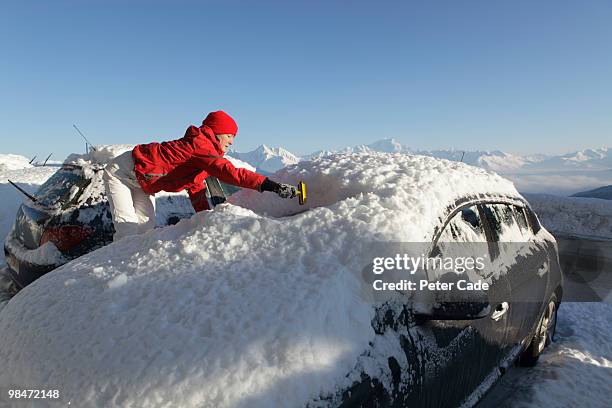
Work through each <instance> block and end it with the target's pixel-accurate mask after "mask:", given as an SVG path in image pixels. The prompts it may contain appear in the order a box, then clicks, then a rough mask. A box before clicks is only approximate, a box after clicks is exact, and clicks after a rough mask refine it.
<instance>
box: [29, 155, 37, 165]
mask: <svg viewBox="0 0 612 408" xmlns="http://www.w3.org/2000/svg"><path fill="white" fill-rule="evenodd" d="M34 160H36V155H34V157H32V160H30V162H29V163H28V164H32V162H33V161H34Z"/></svg>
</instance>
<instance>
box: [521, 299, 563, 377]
mask: <svg viewBox="0 0 612 408" xmlns="http://www.w3.org/2000/svg"><path fill="white" fill-rule="evenodd" d="M556 327H557V296H556V295H554V294H553V295H552V296H551V297H550V299H549V300H548V303H547V305H546V307H545V308H544V311H543V312H542V316H541V317H540V321H539V322H538V327H537V329H536V332H535V334H534V335H533V337H532V338H531V341H530V342H529V346H527V348H526V349H525V351H523V353H521V356H520V357H519V365H521V366H523V367H533V366H534V365H536V363H537V362H538V359H539V358H540V355H541V354H542V352H543V351H544V349H545V348H546V346H548V345H549V344H550V343H551V342H552V341H553V337H554V335H555V329H556Z"/></svg>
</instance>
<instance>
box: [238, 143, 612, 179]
mask: <svg viewBox="0 0 612 408" xmlns="http://www.w3.org/2000/svg"><path fill="white" fill-rule="evenodd" d="M370 152H386V153H410V154H421V155H425V156H432V157H438V158H443V159H448V160H456V161H463V162H465V163H467V164H471V165H474V166H478V167H482V168H485V169H487V170H492V171H495V172H498V173H502V174H512V173H533V172H537V173H540V172H547V171H550V172H566V171H585V170H589V171H591V170H604V171H605V170H609V169H612V149H611V148H609V147H602V148H597V149H585V150H580V151H577V152H573V153H567V154H563V155H545V154H534V155H524V156H521V155H516V154H512V153H506V152H503V151H500V150H493V151H480V150H476V151H463V150H456V149H449V150H416V149H412V148H410V147H408V146H404V145H402V144H401V143H400V142H398V141H397V140H395V139H382V140H379V141H376V142H374V143H371V144H368V145H364V144H362V145H357V146H352V147H345V148H343V149H340V150H335V151H330V150H319V151H316V152H314V153H311V154H308V155H304V156H297V155H295V154H293V153H291V152H289V151H288V150H286V149H284V148H282V147H276V148H271V147H268V146H266V145H261V146H259V147H258V148H257V149H255V150H253V151H250V152H247V153H237V152H231V153H230V154H231V155H232V156H233V157H236V158H238V159H240V160H243V161H245V162H247V163H249V164H251V165H252V166H253V167H255V168H256V169H257V170H258V171H262V172H264V173H268V174H269V173H273V172H275V171H277V170H279V169H281V168H283V167H285V166H288V165H291V164H295V163H298V162H299V161H300V160H308V159H312V158H316V157H321V156H326V155H329V154H334V153H370Z"/></svg>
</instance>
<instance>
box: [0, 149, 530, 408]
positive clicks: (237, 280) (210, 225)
mask: <svg viewBox="0 0 612 408" xmlns="http://www.w3.org/2000/svg"><path fill="white" fill-rule="evenodd" d="M271 178H272V179H274V180H279V181H283V182H295V181H297V180H304V181H305V182H306V183H307V184H308V187H309V198H308V206H307V208H309V209H310V211H306V212H303V213H301V214H298V215H295V216H292V217H284V216H286V215H288V214H292V213H295V212H298V211H300V210H303V208H301V207H299V205H297V201H296V200H293V201H289V200H281V199H278V198H276V196H275V195H273V194H271V193H263V194H262V193H259V192H254V191H242V192H239V193H236V197H235V198H234V197H232V202H233V203H234V204H231V203H226V204H223V205H221V206H218V207H217V208H216V209H215V210H214V211H207V212H203V213H199V214H196V215H195V216H193V217H192V218H191V219H188V220H183V221H181V222H179V223H178V224H177V225H175V226H172V227H167V228H163V229H157V230H154V231H151V232H150V233H147V234H145V235H143V236H142V237H139V238H138V239H124V240H121V241H119V242H117V243H114V244H111V245H109V246H107V247H104V248H101V249H99V250H97V251H94V252H92V253H90V254H88V255H85V256H83V257H81V258H79V259H76V260H74V261H72V262H70V263H68V264H66V265H64V266H63V267H61V268H59V269H58V270H56V271H54V272H51V273H50V274H47V275H45V276H43V277H42V278H41V279H39V280H37V281H36V282H34V283H33V284H32V285H30V286H28V287H26V288H25V289H24V290H23V291H21V292H20V293H19V294H18V295H17V296H16V297H15V298H13V299H12V300H11V301H10V302H9V304H8V305H7V306H6V308H5V309H4V310H3V311H2V313H0V333H2V336H1V337H0V361H2V362H3V370H0V385H1V386H4V385H7V384H49V383H50V382H53V384H54V386H55V387H57V388H59V389H61V390H62V393H63V395H65V400H70V399H72V400H73V401H79V402H78V405H79V406H106V407H113V406H170V405H173V406H186V407H189V406H199V407H202V406H205V407H209V406H210V407H213V406H214V407H230V406H231V407H234V406H248V407H259V406H261V407H270V406H303V405H304V403H305V402H306V401H308V400H311V399H313V398H317V397H318V396H319V395H321V394H325V393H332V392H334V391H335V390H337V387H340V386H346V385H347V384H350V381H349V379H347V378H346V375H347V373H349V372H350V371H351V370H352V369H353V368H354V367H355V363H356V361H357V358H358V356H359V355H360V354H361V353H363V352H364V350H366V349H367V347H368V343H369V342H370V341H371V340H373V339H374V336H375V333H374V331H373V329H372V325H371V321H372V319H373V316H374V309H373V308H372V306H371V304H370V303H369V302H368V301H366V300H365V299H364V297H363V294H362V292H361V290H362V287H361V281H360V279H359V277H358V274H355V271H357V270H361V269H362V268H363V267H364V265H363V264H362V261H363V260H362V258H361V256H360V255H361V254H362V253H364V252H367V249H368V247H369V246H370V244H371V242H372V241H387V240H388V241H400V240H403V241H409V240H415V241H420V240H427V239H429V237H430V236H431V230H433V224H434V223H435V220H434V219H435V218H436V217H438V216H440V215H441V214H442V213H443V212H444V211H445V208H446V205H447V204H448V203H452V202H453V201H454V200H455V199H456V198H458V197H462V196H465V195H468V194H475V193H478V192H481V191H488V192H491V193H499V194H507V195H514V196H516V195H518V193H517V192H516V190H515V189H514V187H513V185H512V184H511V183H510V182H509V181H506V180H504V179H502V178H501V177H499V176H497V175H495V174H492V173H488V172H486V171H484V170H482V169H478V168H474V167H471V166H468V165H465V164H462V163H457V162H450V161H445V160H437V159H433V158H429V157H423V156H409V155H402V154H373V155H355V154H353V155H337V156H329V157H324V158H319V159H317V160H314V161H311V162H301V163H299V164H298V165H296V166H293V167H290V168H288V169H284V170H282V171H281V172H279V173H277V174H276V175H274V176H271ZM235 204H239V205H240V206H239V205H235ZM242 206H244V207H242ZM245 207H248V208H245ZM266 213H267V214H269V215H265V214H266ZM271 216H272V217H271ZM278 217H281V218H278ZM398 347H399V346H398ZM400 351H401V350H400ZM385 364H386V360H385Z"/></svg>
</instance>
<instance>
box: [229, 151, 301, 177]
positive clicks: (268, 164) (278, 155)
mask: <svg viewBox="0 0 612 408" xmlns="http://www.w3.org/2000/svg"><path fill="white" fill-rule="evenodd" d="M229 154H230V155H231V156H232V157H235V158H237V159H238V160H242V161H243V162H247V163H249V164H250V165H251V166H253V167H255V168H256V169H257V171H262V172H264V173H274V172H275V171H277V170H279V169H282V168H283V167H286V166H289V165H291V164H296V163H297V162H299V161H300V158H299V157H297V156H296V155H294V154H293V153H291V152H289V151H287V150H285V149H283V148H282V147H275V148H272V147H268V146H266V145H261V146H259V147H258V148H257V149H255V150H253V151H250V152H246V153H238V152H230V153H229Z"/></svg>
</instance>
